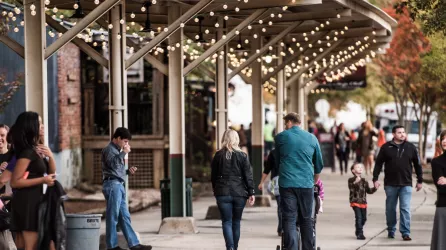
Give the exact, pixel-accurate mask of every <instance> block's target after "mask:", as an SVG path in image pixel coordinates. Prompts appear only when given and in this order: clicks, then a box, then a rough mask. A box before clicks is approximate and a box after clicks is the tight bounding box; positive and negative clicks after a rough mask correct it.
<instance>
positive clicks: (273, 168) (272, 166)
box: [259, 149, 282, 236]
mask: <svg viewBox="0 0 446 250" xmlns="http://www.w3.org/2000/svg"><path fill="white" fill-rule="evenodd" d="M275 154H276V149H273V150H272V151H271V152H270V153H269V155H268V160H267V161H266V162H265V168H264V169H263V174H262V180H261V181H260V184H259V190H263V185H264V183H265V180H266V178H267V177H268V175H269V173H271V182H270V185H269V186H270V187H269V190H270V192H272V193H273V195H274V196H275V197H276V202H277V218H278V223H277V224H278V225H277V234H278V235H279V236H282V209H281V208H280V192H279V190H278V185H279V166H278V165H277V164H276V156H275Z"/></svg>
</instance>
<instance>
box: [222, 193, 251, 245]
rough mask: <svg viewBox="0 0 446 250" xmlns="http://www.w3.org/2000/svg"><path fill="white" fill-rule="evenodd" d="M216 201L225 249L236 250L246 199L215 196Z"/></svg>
mask: <svg viewBox="0 0 446 250" xmlns="http://www.w3.org/2000/svg"><path fill="white" fill-rule="evenodd" d="M216 199H217V206H218V209H219V210H220V215H221V222H222V228H223V236H224V237H225V242H226V249H227V250H230V249H233V250H237V248H238V242H239V240H240V221H241V220H242V214H243V209H244V208H245V205H246V197H238V196H216Z"/></svg>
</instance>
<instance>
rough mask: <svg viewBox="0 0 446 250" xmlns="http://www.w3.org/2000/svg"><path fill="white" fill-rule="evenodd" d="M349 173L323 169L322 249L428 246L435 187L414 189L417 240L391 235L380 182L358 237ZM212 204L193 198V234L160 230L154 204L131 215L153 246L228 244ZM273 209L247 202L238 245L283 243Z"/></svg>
mask: <svg viewBox="0 0 446 250" xmlns="http://www.w3.org/2000/svg"><path fill="white" fill-rule="evenodd" d="M348 177H350V175H347V176H340V175H338V174H332V173H331V172H330V171H324V172H323V175H322V179H323V181H324V184H325V192H326V201H325V203H324V213H323V214H320V215H319V217H318V224H317V234H318V237H317V241H318V245H319V246H320V247H321V249H323V250H325V249H330V250H335V249H339V250H341V249H342V250H354V249H361V250H378V249H383V250H384V249H385V250H387V249H389V250H399V249H407V250H409V249H410V250H427V249H429V246H430V237H431V231H432V219H433V215H434V212H435V207H434V202H435V199H436V193H435V192H434V191H433V189H432V186H426V185H425V186H424V189H423V190H422V191H420V192H414V194H413V199H412V211H413V213H412V234H411V236H412V238H413V241H411V242H403V241H402V239H401V235H400V234H399V233H397V237H396V238H395V239H393V240H391V239H387V231H385V227H386V226H385V213H384V211H385V209H384V208H385V206H384V205H385V193H384V190H383V188H382V187H381V188H380V189H379V190H378V192H376V193H375V194H374V195H369V209H368V221H367V223H366V227H365V236H366V237H367V240H365V241H358V240H356V237H355V236H354V231H355V229H354V215H353V211H352V209H351V208H350V207H349V203H348V188H347V178H348ZM381 177H382V176H381ZM369 180H371V176H369ZM273 202H274V201H273ZM214 203H215V201H214V199H213V198H212V197H206V198H200V199H199V200H198V201H196V202H194V217H195V219H196V222H197V225H198V229H199V231H200V233H198V234H195V235H159V234H157V231H158V228H159V225H160V223H161V219H160V218H161V211H160V208H151V209H148V210H145V211H143V212H140V213H136V214H132V221H133V225H134V227H135V229H136V231H138V232H139V233H140V235H141V239H142V241H143V242H144V243H148V244H151V245H152V246H153V247H154V249H224V239H223V235H222V232H221V222H220V221H217V220H204V218H205V215H206V211H207V208H208V206H209V205H212V204H214ZM274 205H275V204H274ZM275 209H276V207H269V208H250V207H247V208H246V209H245V212H244V214H243V220H242V228H241V231H242V235H241V240H240V246H239V249H241V250H243V249H253V250H254V249H256V250H260V249H275V247H276V245H277V244H279V243H280V238H279V237H278V236H277V234H276V221H277V220H276V210H275ZM104 229H105V224H104V223H103V225H102V229H101V230H102V231H104Z"/></svg>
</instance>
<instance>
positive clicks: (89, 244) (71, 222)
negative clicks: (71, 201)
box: [66, 214, 102, 250]
mask: <svg viewBox="0 0 446 250" xmlns="http://www.w3.org/2000/svg"><path fill="white" fill-rule="evenodd" d="M101 216H102V215H101V214H67V215H66V219H67V250H79V249H83V250H97V249H99V238H100V231H99V230H100V228H101Z"/></svg>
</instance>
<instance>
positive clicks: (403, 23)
mask: <svg viewBox="0 0 446 250" xmlns="http://www.w3.org/2000/svg"><path fill="white" fill-rule="evenodd" d="M384 10H385V11H386V12H387V13H388V14H389V15H390V16H392V17H393V18H394V19H395V20H397V21H398V27H397V29H396V30H395V31H394V36H393V39H392V42H391V44H390V48H388V49H387V51H386V53H385V54H384V55H380V56H379V57H378V58H377V59H376V60H375V67H371V68H372V70H373V72H374V74H375V75H376V76H377V77H379V78H380V79H381V83H382V86H383V87H384V88H385V89H386V90H387V92H389V93H390V94H391V95H392V96H393V98H394V100H395V104H396V106H397V115H398V117H399V123H400V124H403V125H404V124H405V120H406V119H405V117H406V111H407V110H406V106H407V105H405V103H406V102H407V101H408V100H409V97H410V93H409V92H410V90H411V87H410V86H411V85H413V84H416V81H417V75H418V72H419V70H420V68H421V64H422V62H421V57H422V56H423V55H424V54H426V53H427V52H428V51H429V50H430V43H429V40H428V39H427V38H426V37H425V36H424V35H423V33H422V32H421V31H420V30H419V28H418V27H417V26H416V25H415V24H414V23H413V22H412V19H411V18H410V16H409V12H408V11H407V9H403V10H402V11H401V13H396V11H395V9H393V8H392V7H388V8H386V9H384Z"/></svg>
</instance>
